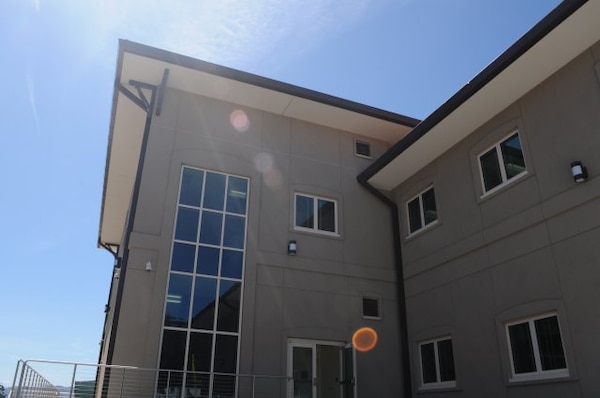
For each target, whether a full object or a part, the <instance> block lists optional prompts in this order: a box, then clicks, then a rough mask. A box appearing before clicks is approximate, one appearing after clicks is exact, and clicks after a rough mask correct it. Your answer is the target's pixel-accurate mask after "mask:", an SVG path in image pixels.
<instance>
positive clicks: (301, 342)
mask: <svg viewBox="0 0 600 398" xmlns="http://www.w3.org/2000/svg"><path fill="white" fill-rule="evenodd" d="M317 346H330V347H339V348H340V353H339V354H340V355H339V367H340V368H339V379H340V380H342V379H343V377H344V374H343V372H344V363H343V361H344V356H343V350H344V349H345V348H347V347H348V344H347V343H344V342H340V341H327V340H310V339H297V338H288V342H287V376H288V388H287V391H288V393H287V396H288V398H293V397H294V375H293V367H294V355H293V350H294V347H301V348H310V349H311V353H312V358H311V360H312V375H311V377H312V396H313V397H318V390H317V385H316V384H315V383H314V380H315V378H316V377H318V369H317V366H318V363H317ZM352 367H353V370H352V374H353V375H354V380H355V383H354V386H353V389H354V396H355V397H356V351H355V350H354V348H353V349H352ZM343 392H344V389H343V388H342V387H340V398H342V394H343Z"/></svg>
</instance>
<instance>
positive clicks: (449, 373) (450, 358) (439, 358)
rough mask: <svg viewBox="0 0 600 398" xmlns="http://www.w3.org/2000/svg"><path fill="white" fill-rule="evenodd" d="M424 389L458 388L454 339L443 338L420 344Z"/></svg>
mask: <svg viewBox="0 0 600 398" xmlns="http://www.w3.org/2000/svg"><path fill="white" fill-rule="evenodd" d="M419 355H420V360H421V385H422V387H423V388H453V387H456V373H455V371H454V353H453V350H452V338H450V337H442V338H439V339H435V340H429V341H425V342H422V343H419Z"/></svg>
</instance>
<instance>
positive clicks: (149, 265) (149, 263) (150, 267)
mask: <svg viewBox="0 0 600 398" xmlns="http://www.w3.org/2000/svg"><path fill="white" fill-rule="evenodd" d="M146 271H148V272H150V271H152V261H150V260H148V261H147V262H146Z"/></svg>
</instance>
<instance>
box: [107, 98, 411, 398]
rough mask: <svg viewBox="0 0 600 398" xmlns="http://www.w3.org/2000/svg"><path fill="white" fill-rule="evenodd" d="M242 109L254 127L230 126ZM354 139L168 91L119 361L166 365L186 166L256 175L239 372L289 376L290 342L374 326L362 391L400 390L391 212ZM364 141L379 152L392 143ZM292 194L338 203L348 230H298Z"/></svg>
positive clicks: (147, 168) (360, 360) (130, 274)
mask: <svg viewBox="0 0 600 398" xmlns="http://www.w3.org/2000/svg"><path fill="white" fill-rule="evenodd" d="M235 110H243V111H244V112H245V113H246V115H247V117H248V120H249V124H248V129H247V130H246V131H243V132H240V131H237V130H236V129H234V128H233V127H232V125H231V123H230V115H231V114H232V112H233V111H235ZM355 138H357V136H355V135H353V134H350V133H347V132H343V131H337V130H333V129H330V128H326V127H322V126H317V125H313V124H309V123H305V122H301V121H298V120H292V119H289V118H285V117H281V116H276V115H273V114H268V113H264V112H261V111H257V110H254V109H249V108H240V107H238V106H236V105H234V104H229V103H223V102H219V101H215V100H211V99H208V98H203V97H198V96H194V95H191V94H188V93H185V92H181V91H175V90H167V92H166V95H165V100H164V103H163V108H162V114H161V116H160V117H155V118H154V120H153V122H152V128H151V131H150V136H149V142H148V150H147V155H146V162H145V165H144V174H143V178H142V184H141V190H140V201H139V204H138V208H137V213H136V216H135V225H134V228H133V234H132V237H131V241H130V249H131V254H130V261H129V264H127V267H128V270H127V275H126V281H125V288H124V296H123V302H122V307H121V314H120V319H119V327H118V331H117V337H116V342H115V346H114V357H113V363H114V364H123V365H136V366H143V367H149V368H153V367H156V366H157V364H158V360H159V358H158V356H159V354H160V339H161V327H162V326H161V325H162V317H163V311H164V300H165V291H166V283H167V277H168V270H169V259H170V250H171V240H172V235H173V223H174V217H175V210H176V199H177V191H178V185H179V178H180V171H181V167H182V166H183V165H188V166H193V167H198V168H204V169H209V170H216V171H220V172H225V173H231V174H235V175H239V176H244V177H248V178H249V179H250V194H249V212H248V229H247V250H246V263H245V264H246V265H245V276H244V288H243V289H244V290H243V312H242V328H241V339H242V340H241V350H240V358H239V362H240V373H243V374H261V375H277V376H284V375H286V374H287V342H288V338H300V339H315V340H329V341H336V342H344V341H345V342H349V341H350V340H351V336H352V333H353V331H355V330H356V329H358V328H359V327H362V326H371V327H373V328H374V329H376V331H377V332H378V334H379V343H378V345H377V347H376V348H375V349H374V350H372V351H371V352H369V353H358V354H357V369H358V392H359V395H361V396H395V395H398V394H399V392H400V391H401V381H400V374H401V369H400V351H399V348H398V344H397V340H398V335H399V331H398V322H397V313H398V309H397V296H396V283H395V280H396V275H395V271H394V260H393V243H392V234H391V222H390V213H389V209H387V208H386V207H385V206H384V205H383V204H382V203H381V202H379V201H378V200H377V199H375V198H374V197H373V196H372V195H371V194H369V193H368V192H367V191H366V190H364V189H363V188H362V187H360V186H359V185H358V184H357V182H356V175H357V174H358V173H359V172H360V171H361V170H363V169H364V168H365V167H366V166H367V165H368V164H369V163H370V160H369V159H363V158H359V157H357V156H355V155H354V152H353V151H354V139H355ZM359 138H360V137H359ZM362 139H366V140H367V141H369V142H370V143H371V146H372V151H373V155H374V156H373V158H376V157H377V156H379V155H381V154H382V153H383V152H384V151H385V150H386V149H387V145H386V144H385V143H383V142H378V141H376V140H373V139H370V138H366V137H362ZM294 192H304V193H310V194H315V195H321V196H325V197H330V198H333V199H336V200H337V201H338V209H339V210H338V212H339V213H338V216H339V231H340V236H339V237H328V236H322V235H317V234H311V233H303V232H299V231H295V230H294V229H293V214H292V213H293V195H294ZM289 240H296V241H297V243H298V255H297V256H295V257H290V256H288V255H287V243H288V241H289ZM147 261H151V262H152V264H153V265H154V266H153V270H152V272H147V271H145V264H146V262H147ZM363 295H368V296H376V297H379V298H380V299H381V303H382V305H381V306H382V319H381V320H367V319H363V317H362V316H361V309H362V307H361V304H362V301H361V298H362V296H363Z"/></svg>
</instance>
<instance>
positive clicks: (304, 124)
mask: <svg viewBox="0 0 600 398" xmlns="http://www.w3.org/2000/svg"><path fill="white" fill-rule="evenodd" d="M599 19H600V2H599V1H596V0H592V1H582V0H566V1H563V2H562V3H561V4H560V5H558V6H557V8H556V9H555V10H554V11H552V12H551V13H550V14H549V15H548V16H547V17H545V18H544V19H543V20H542V21H540V22H539V23H538V24H537V25H536V26H535V27H533V28H532V29H531V30H530V31H529V32H528V33H527V34H525V35H524V36H523V37H522V38H521V39H519V40H518V41H517V42H516V43H515V44H514V45H513V46H511V47H510V48H509V49H508V50H507V51H506V52H505V53H503V54H502V55H500V56H499V57H498V58H497V59H496V60H495V61H494V62H492V63H491V64H490V65H489V66H488V67H486V68H485V69H484V70H483V71H482V72H481V73H480V74H478V75H477V76H476V77H474V78H473V79H472V80H471V81H470V82H469V84H467V85H466V86H465V87H463V88H462V89H461V90H459V91H458V92H457V93H456V94H455V95H454V96H453V97H451V98H450V99H449V100H448V101H447V102H446V103H444V104H443V105H442V106H441V107H440V108H438V109H437V110H436V111H434V112H433V113H432V114H431V115H430V116H429V117H427V118H426V119H425V120H423V121H421V122H419V121H418V120H415V119H412V118H410V117H406V116H403V115H398V114H394V113H390V112H386V111H383V110H379V109H374V108H372V107H369V106H366V105H361V104H357V103H353V102H350V101H346V100H343V99H340V98H335V97H331V96H328V95H325V94H321V93H317V92H314V91H311V90H307V89H304V88H300V87H296V86H292V85H288V84H284V83H281V82H277V81H273V80H270V79H266V78H263V77H259V76H255V75H251V74H248V73H244V72H241V71H237V70H232V69H229V68H225V67H221V66H217V65H214V64H210V63H206V62H203V61H199V60H196V59H192V58H189V57H185V56H182V55H177V54H174V53H170V52H167V51H163V50H158V49H155V48H151V47H147V46H144V45H140V44H136V43H132V42H128V41H122V42H121V43H120V50H119V56H118V65H117V74H116V80H115V92H114V98H113V108H112V117H111V126H110V139H109V146H108V156H107V164H106V177H105V184H104V193H103V200H102V215H101V223H100V232H99V244H100V245H101V246H103V247H105V248H106V249H108V250H110V251H111V252H112V253H113V254H114V256H115V272H114V278H113V283H112V286H111V293H110V298H109V304H108V306H107V316H106V324H105V329H104V340H103V345H102V350H101V356H100V362H101V363H105V364H119V365H133V366H138V367H146V368H156V369H158V371H157V377H156V381H155V385H154V386H152V391H153V392H154V393H155V394H156V396H180V395H181V396H188V397H195V396H202V397H217V396H220V397H235V396H238V397H245V396H251V394H250V392H249V391H251V390H252V391H253V392H254V394H255V396H273V397H279V396H281V397H283V396H287V397H313V398H323V397H375V396H377V397H398V396H423V397H426V396H432V397H445V396H448V397H450V396H453V397H454V396H461V397H473V396H492V397H525V396H526V397H547V396H569V397H593V396H598V394H600V387H599V385H598V384H597V383H596V373H597V370H598V369H600V356H599V355H598V352H599V350H600V345H599V344H598V343H597V342H596V340H597V336H598V335H599V334H600V306H598V303H599V302H600V270H599V269H598V266H599V265H600V246H597V244H598V243H597V242H599V241H600V201H599V200H598V199H599V196H600V178H598V176H599V175H600V155H598V152H599V151H598V150H599V149H600V23H598V20H599ZM365 326H366V327H370V328H372V329H373V330H374V331H376V333H377V337H378V340H377V342H376V345H375V346H374V348H372V349H371V350H369V351H366V352H361V351H358V350H356V349H354V348H353V345H352V344H351V343H352V337H353V334H354V332H355V331H357V330H359V329H360V328H362V327H365ZM100 376H101V378H103V379H104V381H105V382H106V383H108V382H109V381H108V380H109V375H108V374H107V375H100ZM182 394H183V395H182Z"/></svg>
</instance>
